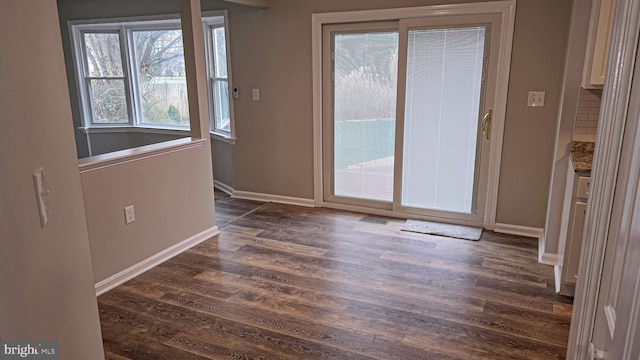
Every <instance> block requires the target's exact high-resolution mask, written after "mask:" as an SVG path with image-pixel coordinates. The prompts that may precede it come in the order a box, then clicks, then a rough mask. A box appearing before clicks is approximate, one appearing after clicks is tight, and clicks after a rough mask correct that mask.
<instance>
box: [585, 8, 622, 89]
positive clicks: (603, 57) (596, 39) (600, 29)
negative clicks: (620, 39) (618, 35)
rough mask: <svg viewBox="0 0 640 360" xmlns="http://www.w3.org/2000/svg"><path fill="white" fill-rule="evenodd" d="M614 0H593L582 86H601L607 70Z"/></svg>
mask: <svg viewBox="0 0 640 360" xmlns="http://www.w3.org/2000/svg"><path fill="white" fill-rule="evenodd" d="M615 8H616V0H593V3H592V5H591V21H590V23H589V37H588V40H587V53H586V57H585V67H584V72H583V75H582V87H584V88H587V89H593V88H601V87H602V85H604V78H605V74H606V72H607V60H608V58H609V50H610V48H611V44H610V42H611V33H612V31H613V17H614V15H615Z"/></svg>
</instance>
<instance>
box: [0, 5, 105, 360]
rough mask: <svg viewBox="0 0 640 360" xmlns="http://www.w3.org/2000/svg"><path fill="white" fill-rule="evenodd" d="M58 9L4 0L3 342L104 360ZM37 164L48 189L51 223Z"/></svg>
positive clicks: (0, 45) (0, 55) (0, 67)
mask: <svg viewBox="0 0 640 360" xmlns="http://www.w3.org/2000/svg"><path fill="white" fill-rule="evenodd" d="M56 11H57V10H56V2H55V1H54V0H4V1H3V2H2V11H0V34H2V36H0V49H2V50H1V51H0V79H2V80H1V81H0V108H1V109H2V118H1V119H2V131H0V240H1V242H2V248H1V250H0V284H2V291H0V309H1V310H0V312H1V315H0V340H3V341H11V340H13V341H25V340H27V341H47V340H48V341H58V342H59V343H60V353H61V354H63V355H61V357H60V358H61V359H103V358H104V357H103V349H102V339H101V334H100V324H99V319H98V307H97V303H96V297H95V290H94V287H93V274H92V271H91V256H90V253H89V240H88V235H87V223H86V219H85V216H84V207H83V200H82V192H81V185H80V175H79V173H78V165H77V154H76V151H75V146H74V141H73V129H72V120H71V109H70V107H69V96H68V91H67V88H66V84H65V81H66V78H65V70H64V62H63V55H62V46H61V40H60V29H59V24H58V21H57V16H56ZM39 167H44V169H45V171H46V180H47V184H48V188H49V190H50V191H51V193H50V207H51V209H52V214H51V218H50V221H49V223H48V224H47V225H46V226H45V227H44V228H42V227H41V226H40V219H39V215H38V206H37V203H36V196H35V190H34V183H33V179H32V173H33V172H34V171H35V170H36V169H38V168H39Z"/></svg>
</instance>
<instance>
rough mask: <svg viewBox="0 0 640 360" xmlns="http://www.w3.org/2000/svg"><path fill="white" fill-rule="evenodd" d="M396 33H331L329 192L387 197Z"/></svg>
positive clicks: (390, 181)
mask: <svg viewBox="0 0 640 360" xmlns="http://www.w3.org/2000/svg"><path fill="white" fill-rule="evenodd" d="M397 66H398V33H397V32H388V33H356V34H338V35H336V36H335V82H334V86H335V91H334V115H333V117H334V123H333V126H334V127H333V129H334V151H333V156H334V184H333V185H334V195H336V196H345V197H352V198H362V199H370V200H380V201H387V202H390V201H392V199H393V169H394V167H393V161H394V144H395V124H396V89H397Z"/></svg>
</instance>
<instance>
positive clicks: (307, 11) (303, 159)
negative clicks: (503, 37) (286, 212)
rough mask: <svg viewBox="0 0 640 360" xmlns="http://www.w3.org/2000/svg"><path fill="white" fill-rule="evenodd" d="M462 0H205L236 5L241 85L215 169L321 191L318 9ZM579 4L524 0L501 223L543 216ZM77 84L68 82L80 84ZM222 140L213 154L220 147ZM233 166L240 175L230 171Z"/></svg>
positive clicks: (72, 5) (162, 4) (263, 186)
mask: <svg viewBox="0 0 640 360" xmlns="http://www.w3.org/2000/svg"><path fill="white" fill-rule="evenodd" d="M59 1H60V2H61V3H62V4H64V5H65V6H64V9H63V11H61V16H60V17H61V21H63V22H65V24H66V20H67V19H79V18H92V17H113V16H125V15H129V16H130V15H142V14H145V13H154V14H158V13H171V12H177V8H176V6H175V4H174V3H172V2H171V1H167V0H165V1H159V2H158V3H157V5H156V2H155V1H153V5H152V4H151V1H150V0H144V1H143V0H141V1H136V2H135V4H131V2H130V1H125V2H122V1H120V2H118V1H116V2H115V4H113V3H110V6H106V5H104V4H102V3H101V2H100V1H97V0H89V1H88V2H80V1H78V0H59ZM457 2H471V0H469V1H467V0H464V1H455V0H441V1H438V0H368V1H363V0H360V1H343V0H322V1H318V0H273V1H272V4H273V6H272V7H271V8H269V9H263V10H257V9H251V8H248V7H244V6H238V5H234V4H229V3H224V2H221V1H219V0H205V1H203V2H202V3H203V9H207V10H211V9H216V8H227V9H229V14H230V28H231V33H230V37H231V56H232V67H233V71H234V85H235V86H238V87H239V88H240V99H239V100H236V101H235V114H236V129H237V137H238V141H237V144H236V145H234V146H232V147H228V146H226V145H222V146H220V147H221V148H223V149H222V151H223V152H224V151H227V152H228V153H229V155H230V156H228V157H226V158H225V162H223V164H224V165H222V166H221V167H220V169H221V170H225V174H224V175H223V176H219V174H217V175H216V178H217V179H220V178H225V179H231V180H232V182H233V186H234V188H235V189H236V190H242V191H252V192H259V193H267V194H276V195H284V196H291V197H300V198H312V197H313V131H312V79H311V74H312V68H311V60H312V59H311V14H312V13H317V12H331V11H350V10H362V9H379V8H393V7H403V6H423V5H432V4H444V3H457ZM81 4H82V5H81ZM571 5H572V1H571V0H518V2H517V11H516V24H515V34H514V35H515V38H514V46H513V56H512V64H511V69H512V71H511V75H510V82H509V97H508V103H507V118H506V123H505V139H504V150H503V159H502V161H503V163H502V169H501V174H500V188H499V195H498V211H497V222H499V223H506V224H513V225H522V226H532V227H540V228H542V227H544V224H545V215H546V208H547V199H548V194H549V183H550V178H551V169H552V166H553V154H554V147H555V133H556V125H557V121H558V111H559V103H560V98H561V92H562V79H563V70H564V59H565V53H566V48H567V38H568V32H569V22H570V17H571ZM149 9H151V10H149ZM74 87H75V85H74V84H73V82H70V88H71V90H72V92H73V91H74ZM252 88H259V89H260V90H261V100H260V101H252V100H251V96H250V95H251V89H252ZM530 90H543V91H546V92H547V100H546V106H545V107H544V108H528V107H527V106H526V100H527V92H528V91H530ZM576 91H577V90H576ZM76 108H77V106H75V104H74V111H75V110H76ZM74 118H76V119H77V118H78V117H77V116H75V117H74ZM80 143H82V140H80V141H79V144H80ZM81 147H82V146H81V144H80V145H79V148H81ZM217 147H218V146H217V145H214V161H215V158H217V157H219V156H220V155H218V154H216V153H215V151H216V148H217ZM230 161H231V162H232V166H227V165H226V164H228V163H229V162H230ZM230 169H232V170H233V174H228V173H227V172H228V170H230Z"/></svg>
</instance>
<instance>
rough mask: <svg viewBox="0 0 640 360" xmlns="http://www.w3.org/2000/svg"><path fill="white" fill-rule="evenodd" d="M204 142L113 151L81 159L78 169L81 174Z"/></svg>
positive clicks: (176, 142)
mask: <svg viewBox="0 0 640 360" xmlns="http://www.w3.org/2000/svg"><path fill="white" fill-rule="evenodd" d="M206 141H207V140H206V139H195V140H194V139H192V138H183V139H177V140H171V141H165V142H161V143H157V144H152V145H146V146H141V147H137V148H133V149H127V150H121V151H115V152H111V153H107V154H102V155H96V156H91V157H88V158H83V159H80V160H79V161H78V166H79V168H80V173H81V174H82V173H86V172H89V171H93V170H98V169H103V168H107V167H111V166H116V165H119V164H123V163H128V162H132V161H137V160H141V159H146V158H150V157H154V156H160V155H165V154H170V153H173V152H177V151H183V150H187V149H192V148H196V147H200V146H202V145H204V144H205V142H206Z"/></svg>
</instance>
